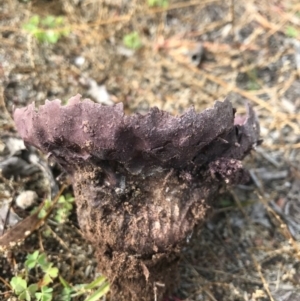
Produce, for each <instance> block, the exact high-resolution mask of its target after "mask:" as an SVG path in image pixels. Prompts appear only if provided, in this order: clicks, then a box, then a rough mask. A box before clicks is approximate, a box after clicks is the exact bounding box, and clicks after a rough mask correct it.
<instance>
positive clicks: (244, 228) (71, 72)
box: [0, 0, 300, 301]
mask: <svg viewBox="0 0 300 301" xmlns="http://www.w3.org/2000/svg"><path fill="white" fill-rule="evenodd" d="M145 2H146V1H142V0H141V1H138V0H135V1H134V0H132V1H121V0H106V1H104V0H103V1H97V0H90V1H76V0H64V1H63V0H61V1H58V0H57V1H46V0H45V1H41V0H40V1H34V0H32V1H15V0H10V1H4V0H1V3H0V35H1V43H0V81H1V82H0V84H1V86H0V89H1V91H0V92H1V95H0V97H1V110H0V135H1V136H0V167H1V169H2V174H3V176H2V177H1V178H0V212H1V220H0V224H1V223H2V227H3V226H12V225H13V224H14V223H15V222H16V221H18V220H20V219H21V218H26V216H28V212H27V211H26V210H23V209H20V208H18V207H17V206H16V203H15V201H16V198H17V197H18V195H19V194H20V193H21V192H22V191H24V190H34V191H36V192H37V194H38V200H37V203H38V204H39V203H41V202H42V201H43V200H44V199H45V198H47V197H50V195H51V194H52V197H53V198H54V197H55V195H56V194H57V193H58V189H59V188H60V187H61V186H62V183H66V184H68V183H67V179H65V177H64V175H61V171H60V170H59V169H58V168H57V167H56V166H52V167H50V165H48V164H47V161H46V158H43V157H42V156H41V155H39V154H37V153H36V152H35V151H34V150H29V152H27V153H26V152H24V151H23V152H20V151H19V152H18V153H16V150H17V149H19V148H18V145H19V142H20V141H19V140H18V135H17V134H16V132H15V129H14V124H13V122H12V120H11V117H10V113H11V111H12V108H13V105H15V106H24V105H26V104H28V103H31V102H32V101H35V102H36V103H37V104H41V103H44V101H45V99H50V100H51V99H55V98H60V99H62V100H63V101H65V100H67V99H68V98H69V97H71V96H73V95H75V94H77V93H80V94H82V95H83V96H84V97H89V98H91V99H93V100H94V101H97V102H104V103H107V104H109V103H117V102H123V103H124V106H125V110H126V112H127V113H131V112H140V113H144V112H146V111H147V110H148V108H149V107H152V106H157V107H159V108H160V109H164V110H167V111H170V112H172V113H174V114H178V113H182V112H183V111H184V110H185V109H186V108H188V107H189V106H190V105H194V106H195V108H196V109H197V110H200V109H203V108H205V107H208V106H211V105H212V104H213V102H214V100H216V99H218V100H222V99H224V97H228V98H229V99H230V100H231V101H232V103H233V104H234V106H235V107H236V108H237V109H238V112H241V113H244V103H245V101H249V102H250V103H251V104H252V105H253V106H254V108H255V110H256V112H257V114H258V117H259V119H260V123H261V135H262V138H263V139H264V143H263V144H262V145H261V146H260V147H259V148H258V149H257V152H256V153H253V154H252V155H251V156H250V157H249V158H248V159H247V160H246V162H245V165H246V166H247V167H248V169H249V170H250V172H251V176H252V184H251V185H248V186H240V187H236V188H234V189H232V190H231V191H229V192H226V193H225V192H224V194H222V195H221V196H220V198H219V200H218V202H216V209H215V211H214V212H215V213H214V215H213V216H212V217H211V218H210V220H209V221H208V222H207V223H206V225H205V226H204V227H203V228H202V229H201V230H199V233H194V235H193V237H192V238H191V240H190V243H189V247H187V248H186V249H185V251H184V256H183V261H182V264H181V285H180V287H179V288H178V291H177V292H176V296H177V297H179V298H181V299H184V300H209V301H215V300H218V301H222V300H224V301H227V300H228V301H237V300H271V301H273V300H276V301H288V300H289V301H293V300H298V299H300V243H299V240H300V188H299V186H300V167H299V166H300V165H299V163H300V139H299V137H300V136H299V135H300V110H299V109H300V96H299V95H300V81H299V76H300V42H299V38H300V5H299V3H298V1H292V0H290V1H263V2H261V1H260V2H259V1H254V0H252V1H248V2H247V4H245V2H244V1H218V0H217V1H213V0H205V1H170V2H169V5H168V7H167V8H160V7H157V8H149V7H148V5H147V3H145ZM34 14H38V15H40V16H41V18H43V17H46V16H48V15H55V16H59V15H62V16H64V17H65V20H66V22H67V25H66V26H67V27H68V28H69V29H70V33H69V34H68V35H67V37H63V38H62V39H60V40H59V41H58V42H57V43H55V44H45V43H44V44H43V43H38V42H37V41H36V39H35V38H34V37H33V36H32V35H30V34H29V33H28V32H26V31H25V30H24V29H22V26H23V25H24V24H25V23H26V22H28V20H29V18H30V17H31V16H32V15H34ZM133 31H137V32H138V34H139V37H140V39H141V43H142V47H141V48H140V49H138V50H136V51H133V50H132V49H129V48H126V47H125V46H124V44H123V37H124V36H125V35H127V34H129V33H131V32H133ZM103 91H104V92H103ZM105 91H107V93H108V95H107V93H106V92H105ZM108 96H109V97H108ZM34 154H35V155H36V159H37V160H35V161H34V162H35V163H30V162H33V160H32V156H33V155H34ZM12 157H14V158H17V159H13V160H12V159H11V158H12ZM20 158H23V159H25V161H27V163H26V162H25V163H24V162H23V163H24V164H23V163H22V162H21V161H20ZM7 160H11V161H7ZM18 160H19V161H18ZM17 162H18V163H17ZM20 162H21V163H20ZM28 162H29V163H28ZM8 163H9V164H8ZM20 164H21V165H20ZM22 164H23V165H22ZM21 170H22V171H23V176H21V177H20V176H15V177H14V175H19V174H20V171H21ZM5 172H6V174H5ZM57 176H60V180H59V181H56V180H54V179H55V177H57ZM50 188H51V189H50ZM69 189H70V188H66V189H65V191H64V192H63V194H65V193H66V191H68V190H69ZM4 204H9V205H8V206H7V205H4ZM8 208H10V212H11V215H10V216H11V217H10V218H7V211H8ZM28 210H29V209H28ZM12 211H14V212H15V213H16V216H13V215H12ZM54 212H55V209H54ZM14 221H15V222H14ZM28 227H30V226H28ZM31 227H32V225H31ZM35 228H38V230H36V231H35V232H33V234H31V235H29V237H28V238H27V239H26V240H25V242H23V243H21V244H20V245H19V246H15V247H13V248H12V249H10V250H9V251H5V252H2V253H1V257H0V276H1V277H0V280H1V281H0V291H1V295H0V299H1V300H7V299H8V298H11V300H13V299H12V296H13V295H12V294H11V293H10V291H11V288H10V286H9V281H10V279H11V278H12V276H13V275H16V274H19V273H21V271H22V269H23V268H24V261H25V256H26V254H27V253H28V252H30V253H32V252H33V251H34V250H40V251H43V250H44V251H45V252H46V253H47V254H48V256H49V259H51V262H53V263H54V265H55V266H57V267H58V268H59V272H60V274H61V275H62V276H63V277H64V278H66V279H67V281H69V283H72V284H80V283H88V282H90V281H92V280H93V279H94V278H95V276H96V272H97V270H96V262H95V260H94V259H93V250H92V248H91V246H89V244H88V243H87V242H86V241H85V240H84V239H83V238H82V237H81V235H80V231H79V229H78V225H77V221H76V216H75V214H72V215H71V216H70V218H69V220H68V221H67V222H65V223H62V224H60V223H57V222H55V221H54V220H53V216H51V215H50V217H49V218H48V219H47V220H45V224H44V226H41V227H39V225H38V226H36V227H32V229H35ZM46 229H48V235H44V232H45V230H46ZM49 229H50V230H49ZM26 230H28V229H26V228H24V226H23V228H21V230H20V231H21V232H22V233H24V232H25V231H26ZM0 231H1V232H0V235H1V233H5V232H3V230H2V229H1V228H0ZM6 231H7V230H6ZM49 231H50V235H49ZM22 233H19V236H21V237H22V235H23V236H24V234H22ZM2 239H3V237H2ZM10 239H11V240H12V238H10ZM31 277H38V275H36V274H35V275H33V276H31ZM31 281H33V282H34V281H37V280H36V279H31ZM53 287H54V289H56V288H59V283H54V285H53ZM58 290H59V289H58ZM55 292H56V290H55ZM104 298H106V299H109V293H108V294H107V295H106V296H105V297H104ZM54 300H56V299H55V298H54ZM74 300H76V298H74ZM78 300H80V299H79V298H78ZM83 300H84V299H83Z"/></svg>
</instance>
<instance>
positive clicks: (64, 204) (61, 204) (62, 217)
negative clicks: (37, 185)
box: [54, 194, 74, 224]
mask: <svg viewBox="0 0 300 301" xmlns="http://www.w3.org/2000/svg"><path fill="white" fill-rule="evenodd" d="M73 203H74V197H73V196H72V195H71V194H66V195H65V196H63V195H62V196H60V197H59V200H58V205H57V211H56V214H55V217H54V219H55V220H56V221H57V222H58V223H60V224H62V223H64V222H65V221H66V220H67V218H68V217H69V215H70V214H71V211H72V209H73Z"/></svg>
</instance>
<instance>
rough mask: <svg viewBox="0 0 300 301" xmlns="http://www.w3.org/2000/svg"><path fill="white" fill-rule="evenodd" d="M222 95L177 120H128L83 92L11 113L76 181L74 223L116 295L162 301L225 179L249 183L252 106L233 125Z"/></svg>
mask: <svg viewBox="0 0 300 301" xmlns="http://www.w3.org/2000/svg"><path fill="white" fill-rule="evenodd" d="M234 114H235V110H234V109H233V108H232V105H231V103H230V102H229V101H228V100H227V99H226V100H224V101H223V102H220V101H217V102H215V104H214V107H213V108H211V109H206V110H205V111H203V112H202V113H196V112H195V110H194V108H190V109H188V110H187V111H186V112H185V113H184V114H183V115H181V116H178V117H174V116H172V115H170V114H169V113H167V112H164V111H161V110H159V109H157V108H152V109H151V110H150V111H149V112H148V113H147V114H146V115H140V114H134V115H130V116H126V115H125V114H124V111H123V105H122V103H119V104H117V105H114V106H102V105H100V104H96V103H93V102H92V101H90V100H88V99H85V100H83V101H81V100H80V95H77V96H75V97H72V98H71V99H70V100H69V102H68V104H67V105H65V106H62V105H61V102H60V100H54V101H46V104H45V105H43V106H40V107H39V108H38V109H36V108H35V106H34V104H31V105H29V106H28V107H26V108H21V109H16V110H15V112H14V119H15V122H16V126H17V129H18V131H19V133H20V135H21V137H22V138H23V139H24V141H25V143H28V144H31V145H33V146H35V147H37V148H38V149H40V150H41V151H43V152H44V153H45V154H47V155H48V156H52V157H54V158H55V159H56V161H57V162H58V163H59V164H60V165H61V166H62V167H63V168H64V169H65V170H66V171H67V172H68V173H69V175H70V177H71V178H72V183H73V188H74V193H75V197H76V203H77V213H78V221H79V224H80V227H81V229H82V232H83V235H84V236H85V237H86V238H87V239H88V240H89V241H91V242H92V244H93V245H94V247H95V250H96V256H97V260H98V262H99V268H100V270H101V271H102V273H103V274H104V275H106V276H107V277H108V279H109V280H110V282H111V293H112V300H117V301H129V300H132V301H138V300H139V301H152V300H154V299H155V298H156V299H157V300H161V299H162V298H163V297H164V296H166V295H168V294H170V293H171V291H172V290H173V289H174V288H175V287H176V286H177V284H178V282H177V281H178V277H177V275H178V274H177V265H178V261H179V259H180V250H181V247H182V246H183V245H184V244H185V243H186V238H187V237H188V236H189V235H190V234H191V233H192V231H193V229H194V227H195V226H196V225H199V224H201V223H202V222H203V221H204V219H205V216H206V213H207V210H208V208H209V207H210V204H211V203H212V201H213V199H214V197H215V196H216V194H217V193H218V190H219V189H220V187H221V186H224V184H225V183H226V184H237V183H240V182H242V181H244V180H245V179H247V172H246V171H245V170H244V169H243V167H242V164H241V162H240V160H241V159H242V158H243V157H244V156H245V155H246V154H248V153H249V152H250V150H251V149H252V148H253V147H254V146H255V145H256V144H257V143H258V142H259V125H258V122H257V119H256V116H255V114H254V112H253V110H252V108H251V106H249V105H248V115H247V117H246V118H244V119H241V118H239V120H238V122H237V123H236V124H235V122H234Z"/></svg>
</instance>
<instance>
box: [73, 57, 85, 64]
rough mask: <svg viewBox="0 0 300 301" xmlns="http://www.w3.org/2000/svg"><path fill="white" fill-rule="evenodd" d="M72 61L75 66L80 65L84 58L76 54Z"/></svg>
mask: <svg viewBox="0 0 300 301" xmlns="http://www.w3.org/2000/svg"><path fill="white" fill-rule="evenodd" d="M74 63H75V65H76V66H78V67H81V66H82V65H83V64H84V63H85V58H84V57H83V56H77V57H76V58H75V60H74Z"/></svg>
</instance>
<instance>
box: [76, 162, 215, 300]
mask: <svg viewBox="0 0 300 301" xmlns="http://www.w3.org/2000/svg"><path fill="white" fill-rule="evenodd" d="M85 170H86V171H85V172H82V170H81V172H75V175H74V192H75V195H76V198H77V205H78V207H77V213H78V219H79V222H80V226H81V229H82V230H83V232H84V234H85V235H86V237H87V238H88V239H89V240H90V241H91V242H92V243H93V245H94V246H95V248H96V252H97V255H96V256H97V259H98V262H99V268H100V270H101V271H102V272H103V273H104V274H105V275H106V276H107V277H108V278H109V279H110V281H111V283H112V289H113V292H112V294H113V296H114V300H149V301H150V300H154V295H155V294H156V298H157V300H161V299H162V297H163V295H165V294H170V292H171V291H172V290H173V289H174V288H175V287H176V284H177V280H178V275H177V264H178V261H179V259H180V247H181V246H182V245H183V244H184V243H185V241H186V237H187V236H188V235H189V234H190V233H191V232H192V230H193V228H194V226H195V225H196V224H197V223H199V222H202V221H203V220H204V217H205V215H206V211H207V209H208V208H209V205H208V204H209V202H210V200H212V197H213V195H215V194H216V192H217V191H218V187H219V185H220V182H219V183H218V182H216V181H212V180H211V179H210V178H209V177H207V172H205V176H206V180H203V179H201V178H202V176H203V175H201V173H200V174H197V176H194V177H193V176H191V175H190V177H191V178H190V179H189V181H188V182H187V181H186V179H185V177H186V174H184V173H182V172H181V173H180V172H178V171H176V170H172V169H171V170H164V171H162V170H160V171H157V172H155V175H153V174H152V175H151V176H140V175H139V176H136V175H131V174H130V173H128V172H125V171H124V170H123V173H122V174H121V173H120V171H121V170H120V169H119V170H117V171H116V170H114V171H112V170H111V171H110V175H108V174H107V171H106V172H105V171H104V170H103V169H101V168H99V167H93V166H90V167H88V168H85ZM141 178H143V180H141Z"/></svg>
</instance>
